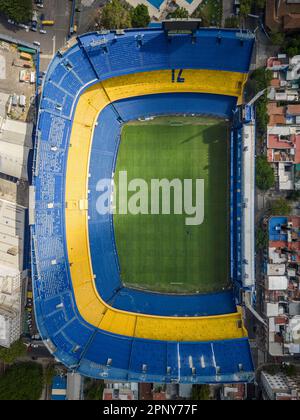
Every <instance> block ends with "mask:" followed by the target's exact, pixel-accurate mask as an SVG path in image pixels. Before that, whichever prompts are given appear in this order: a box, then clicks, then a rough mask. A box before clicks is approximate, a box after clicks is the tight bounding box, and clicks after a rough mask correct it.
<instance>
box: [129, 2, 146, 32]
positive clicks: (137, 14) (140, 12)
mask: <svg viewBox="0 0 300 420" xmlns="http://www.w3.org/2000/svg"><path fill="white" fill-rule="evenodd" d="M149 23H150V15H149V10H148V7H147V6H145V5H144V4H138V5H137V6H136V7H135V8H134V9H133V11H132V14H131V25H132V27H133V28H146V27H147V26H148V25H149Z"/></svg>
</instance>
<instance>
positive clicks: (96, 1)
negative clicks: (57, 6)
mask: <svg viewBox="0 0 300 420" xmlns="http://www.w3.org/2000/svg"><path fill="white" fill-rule="evenodd" d="M107 2H108V0H82V1H81V6H80V9H81V12H80V13H77V14H76V18H77V24H78V34H84V33H86V32H89V31H93V30H95V17H96V16H97V9H98V8H99V7H100V6H103V5H104V4H105V3H107Z"/></svg>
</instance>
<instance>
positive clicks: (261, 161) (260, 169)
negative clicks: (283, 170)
mask: <svg viewBox="0 0 300 420" xmlns="http://www.w3.org/2000/svg"><path fill="white" fill-rule="evenodd" d="M256 185H257V187H258V188H259V189H260V190H262V191H267V190H269V189H270V188H272V187H274V185H275V175H274V171H273V168H272V167H271V165H270V164H269V162H268V161H267V158H266V156H258V157H257V159H256Z"/></svg>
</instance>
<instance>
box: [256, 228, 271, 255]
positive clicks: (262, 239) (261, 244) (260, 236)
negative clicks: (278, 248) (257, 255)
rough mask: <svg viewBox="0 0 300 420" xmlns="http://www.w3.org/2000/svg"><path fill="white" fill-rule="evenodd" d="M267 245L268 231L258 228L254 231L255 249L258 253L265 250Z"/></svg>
mask: <svg viewBox="0 0 300 420" xmlns="http://www.w3.org/2000/svg"><path fill="white" fill-rule="evenodd" d="M268 243H269V235H268V231H267V230H266V229H264V228H263V227H261V226H259V227H258V228H257V230H256V248H257V249H258V250H260V251H262V250H264V249H266V248H267V246H268Z"/></svg>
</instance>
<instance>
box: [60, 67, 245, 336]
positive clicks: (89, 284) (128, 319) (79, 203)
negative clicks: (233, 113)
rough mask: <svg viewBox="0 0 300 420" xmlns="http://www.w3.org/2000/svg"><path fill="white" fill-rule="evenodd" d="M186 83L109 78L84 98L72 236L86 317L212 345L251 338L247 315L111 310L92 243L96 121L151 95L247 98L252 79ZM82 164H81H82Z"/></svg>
mask: <svg viewBox="0 0 300 420" xmlns="http://www.w3.org/2000/svg"><path fill="white" fill-rule="evenodd" d="M184 78H185V83H172V79H171V72H170V71H168V70H166V71H155V72H148V73H138V74H134V75H127V76H121V77H116V78H111V79H108V80H106V81H104V82H102V83H99V84H97V85H94V86H92V87H91V88H89V89H87V90H86V91H85V92H84V93H83V94H82V96H81V97H80V98H79V101H78V105H77V107H76V110H75V116H74V123H73V128H72V133H71V140H70V148H69V154H68V164H67V177H66V197H65V200H66V237H67V248H68V256H69V262H70V271H71V277H72V284H73V289H74V293H75V299H76V304H77V307H78V310H79V311H80V313H81V315H82V317H83V318H84V319H85V320H86V321H87V322H89V323H90V324H92V325H94V326H96V327H98V328H101V329H103V330H105V331H108V332H112V333H116V334H120V335H125V336H133V337H139V338H146V339H147V338H148V339H154V340H170V341H209V340H226V339H234V338H241V337H246V336H247V332H246V330H245V328H244V327H243V322H242V316H241V313H240V312H239V311H238V312H236V313H234V314H229V315H224V316H214V317H212V316H211V317H187V318H179V317H178V318H176V317H160V316H151V315H142V314H135V313H127V312H125V311H121V310H117V309H114V308H111V307H110V306H109V305H107V303H106V302H104V301H103V300H102V299H101V297H100V296H99V294H98V292H97V289H96V286H95V282H94V275H93V269H92V265H91V257H90V248H89V240H88V214H87V203H88V177H89V159H90V152H91V145H92V139H93V133H94V127H95V123H96V121H97V119H98V116H99V113H100V112H101V111H102V110H103V109H104V108H105V106H106V105H108V104H109V103H110V102H111V101H115V100H119V99H123V98H127V97H132V96H141V95H146V94H158V93H170V92H199V93H215V94H223V95H230V96H236V97H238V98H241V95H242V92H243V87H244V83H245V81H246V75H244V74H242V73H230V72H224V71H208V70H206V71H205V70H185V71H184ZM78 162H80V165H79V164H78Z"/></svg>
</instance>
